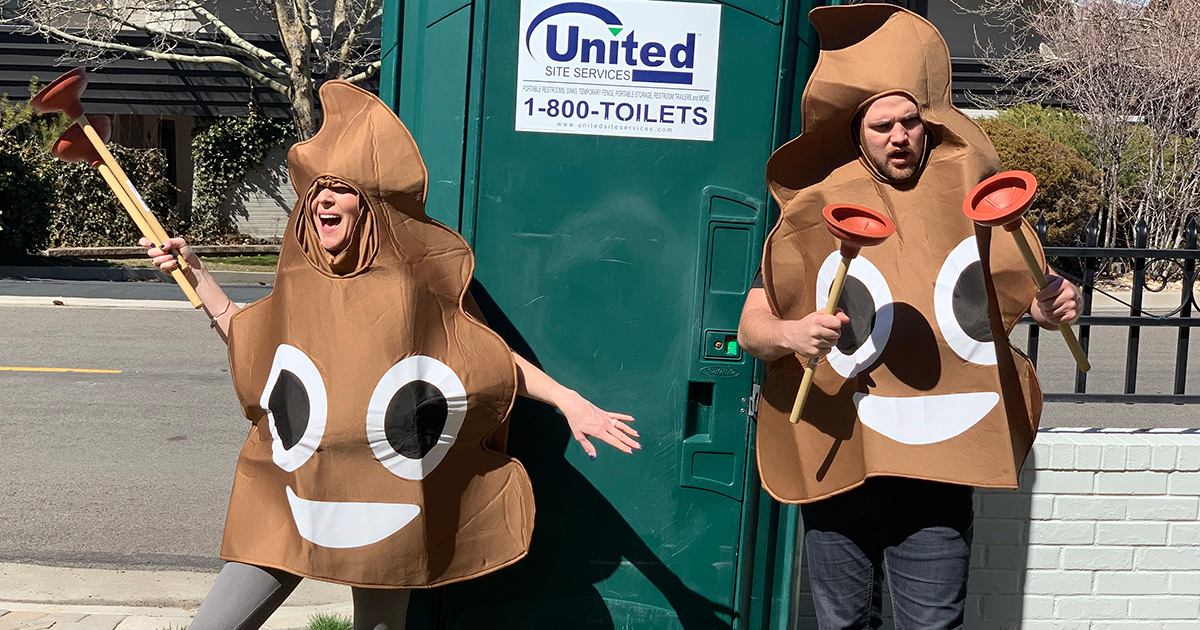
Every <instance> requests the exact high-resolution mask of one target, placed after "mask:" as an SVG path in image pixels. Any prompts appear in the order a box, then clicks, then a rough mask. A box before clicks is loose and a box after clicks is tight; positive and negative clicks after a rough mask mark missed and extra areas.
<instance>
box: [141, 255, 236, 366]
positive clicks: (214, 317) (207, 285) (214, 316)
mask: <svg viewBox="0 0 1200 630" xmlns="http://www.w3.org/2000/svg"><path fill="white" fill-rule="evenodd" d="M138 243H140V244H141V245H142V247H145V248H146V255H147V256H149V257H150V258H151V259H153V260H154V264H155V265H158V270H159V271H161V272H163V273H168V274H169V273H171V272H172V271H174V270H175V268H176V267H178V266H179V257H180V256H182V257H183V259H184V260H185V261H186V262H187V264H188V269H187V271H184V272H183V273H184V275H185V276H186V277H187V280H188V282H190V283H191V284H192V286H193V287H195V289H196V294H197V295H199V296H200V299H201V300H203V301H204V312H205V313H207V314H208V319H209V322H211V323H212V326H213V328H216V329H217V333H218V334H219V335H221V339H222V340H223V341H226V342H227V341H228V340H229V320H230V319H231V318H232V317H233V314H234V313H236V312H238V310H239V308H240V307H238V305H237V304H234V303H233V301H232V300H230V299H229V296H227V295H225V291H224V290H222V289H221V286H220V285H218V284H217V283H216V281H215V280H213V277H212V275H211V274H209V273H208V270H207V269H205V268H204V263H202V262H200V258H199V257H198V256H196V253H195V252H193V251H192V248H191V247H189V246H188V244H187V241H185V240H183V239H181V238H169V239H167V242H166V243H163V244H162V245H161V246H159V245H155V244H154V243H151V242H150V241H149V240H148V239H145V238H143V239H141V240H139V241H138Z"/></svg>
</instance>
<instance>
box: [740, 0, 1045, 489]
mask: <svg viewBox="0 0 1200 630" xmlns="http://www.w3.org/2000/svg"><path fill="white" fill-rule="evenodd" d="M810 19H811V21H812V23H813V25H814V26H815V27H816V29H817V32H818V33H819V34H820V38H821V51H820V56H819V58H818V60H817V65H816V68H815V69H814V71H813V74H812V76H811V78H810V79H809V82H808V86H807V87H806V89H805V91H804V96H803V98H802V102H801V108H802V113H803V131H802V133H801V135H800V136H799V137H797V138H796V139H794V140H792V141H791V142H789V143H787V144H785V145H784V146H782V147H780V148H779V150H777V151H776V152H775V154H774V155H772V156H771V159H770V161H769V162H768V163H767V181H768V185H769V188H770V190H771V194H772V195H773V196H774V197H775V200H776V202H777V203H778V204H779V207H780V209H781V213H780V219H779V222H778V224H777V225H776V226H775V228H774V230H772V232H771V235H770V236H769V237H768V239H767V244H766V247H765V248H764V252H763V279H764V286H765V289H766V292H767V297H768V300H769V301H770V303H771V306H772V308H773V309H774V310H775V312H776V313H777V314H779V315H780V316H781V317H783V318H785V319H800V318H802V317H804V316H806V315H808V314H809V313H812V312H813V311H815V310H817V309H819V308H823V307H824V306H825V302H826V299H827V296H828V293H829V287H830V284H831V281H832V279H833V276H834V272H835V271H836V268H837V264H838V261H840V254H839V253H838V246H839V244H838V241H837V240H836V239H835V238H834V237H833V236H832V235H831V234H830V233H829V231H828V229H827V228H826V226H825V222H824V218H823V216H822V214H821V209H822V208H823V207H824V206H825V205H826V204H831V203H849V204H857V205H862V206H866V207H868V208H872V209H874V210H877V211H879V212H882V213H883V214H885V215H887V216H888V217H889V218H890V219H891V220H892V221H893V222H894V223H895V224H896V233H895V234H894V235H893V236H892V237H890V238H889V239H888V240H887V241H886V242H884V243H883V244H882V245H879V246H875V247H869V248H865V249H863V250H862V252H861V253H860V255H859V257H858V258H856V259H854V261H853V262H852V263H851V264H850V274H849V275H850V277H849V278H848V279H847V282H846V288H845V290H844V291H845V292H844V293H843V295H842V298H841V300H840V301H839V306H841V307H842V308H843V309H844V310H845V311H846V313H847V314H848V315H849V316H850V318H851V323H850V324H848V325H846V326H844V327H843V329H842V338H841V340H840V341H839V343H838V347H837V348H835V349H834V350H833V351H832V352H831V353H830V355H829V357H828V358H827V359H822V360H821V362H820V364H819V366H818V368H817V372H816V375H815V378H814V386H813V390H812V392H811V393H810V395H809V398H808V402H807V405H806V406H805V408H804V413H803V416H802V419H801V422H800V423H798V424H796V425H793V424H791V423H790V422H788V419H787V418H788V415H789V413H790V411H791V407H792V403H793V401H794V400H795V396H796V390H797V388H798V386H799V382H800V377H801V375H802V371H803V365H802V363H801V362H800V361H799V360H798V359H797V357H795V356H789V357H785V358H783V359H781V360H779V361H776V362H774V363H772V364H771V365H770V366H769V369H768V376H767V382H766V384H765V385H764V390H763V404H762V405H760V415H759V427H758V459H759V470H760V472H761V475H762V478H763V484H764V486H765V487H766V488H767V489H768V491H769V492H770V493H771V494H772V495H773V496H774V497H776V498H777V499H779V500H781V501H786V502H791V503H802V502H808V501H814V500H817V499H821V498H824V497H827V496H830V495H833V494H837V493H840V492H843V491H845V490H848V489H850V488H853V487H855V486H857V485H859V484H861V483H862V482H863V481H864V480H865V479H866V478H868V477H872V476H877V475H889V476H900V477H911V478H918V479H929V480H935V481H944V482H950V483H959V484H965V485H973V486H985V487H1016V484H1017V471H1018V470H1019V469H1020V467H1021V464H1022V462H1023V461H1024V458H1025V456H1026V454H1027V453H1028V450H1029V447H1030V445H1031V444H1032V441H1033V437H1034V434H1035V432H1036V429H1037V421H1038V417H1039V415H1040V411H1041V392H1040V390H1039V389H1038V386H1037V380H1036V376H1035V374H1034V372H1033V368H1032V365H1031V364H1030V363H1029V361H1028V360H1027V359H1026V358H1025V357H1024V356H1023V355H1021V354H1020V353H1019V352H1018V351H1017V350H1016V349H1015V348H1013V347H1012V345H1011V344H1010V343H1009V341H1008V334H1009V332H1011V330H1012V329H1013V327H1014V326H1015V325H1016V323H1017V321H1018V320H1019V319H1020V317H1021V316H1022V315H1023V314H1024V313H1025V312H1026V311H1027V310H1028V308H1029V306H1030V304H1031V303H1032V302H1033V295H1034V293H1035V292H1036V291H1037V288H1036V285H1035V284H1034V282H1033V280H1032V278H1031V277H1030V276H1029V272H1028V270H1027V269H1026V268H1025V266H1024V263H1023V262H1022V260H1021V257H1020V253H1019V251H1018V250H1017V248H1016V246H1015V244H1014V243H1013V239H1012V238H1010V237H1009V236H1007V235H1005V234H1003V232H1002V231H996V232H995V233H993V231H992V230H991V229H990V228H978V227H976V226H975V225H974V224H973V223H972V222H971V221H970V220H969V219H967V218H966V217H965V216H964V215H963V213H962V203H963V200H964V199H965V198H966V196H967V194H968V192H970V190H971V188H972V187H974V186H975V185H976V184H978V183H979V182H980V181H982V180H983V179H985V178H986V177H988V176H990V175H992V174H994V173H995V172H997V171H998V170H999V167H1000V161H999V158H998V157H997V155H996V152H995V150H994V149H993V148H992V145H991V143H990V142H989V141H988V139H987V136H986V135H984V133H983V131H982V130H981V129H980V128H979V126H978V125H977V124H975V122H974V121H972V120H971V119H970V118H968V117H967V116H966V115H965V114H963V113H962V112H960V111H958V110H957V109H955V108H954V107H953V105H951V102H950V76H951V75H950V55H949V51H948V50H947V49H946V44H945V42H944V41H943V40H942V38H941V35H940V34H939V33H938V32H937V29H935V28H934V27H933V25H932V24H930V23H929V22H927V21H925V20H924V19H922V18H921V17H920V16H918V15H916V14H914V13H911V12H909V11H906V10H904V9H901V8H899V7H896V6H893V5H884V4H864V5H852V6H837V7H822V8H818V9H814V10H813V11H812V12H811V13H810ZM888 94H903V95H906V96H908V97H909V98H910V99H911V100H912V101H913V102H914V103H916V104H917V107H918V109H919V110H920V115H921V119H922V121H923V122H924V124H925V128H926V154H925V160H924V162H923V165H922V167H921V169H920V170H919V171H918V172H917V174H916V175H915V176H914V177H912V178H910V179H909V180H906V181H904V182H888V181H887V180H885V179H883V178H882V177H881V176H880V175H879V174H878V173H877V172H876V170H875V169H874V168H873V166H872V165H870V163H869V162H868V161H867V160H866V159H865V158H864V157H862V155H861V150H860V149H859V144H858V142H857V140H856V138H855V134H854V133H853V129H852V124H853V121H854V118H855V115H856V114H857V113H859V112H860V111H862V110H863V109H864V108H865V107H866V106H867V105H869V104H870V103H871V102H872V101H874V100H876V99H877V98H879V97H881V96H884V95H888ZM1030 235H1031V237H1030V239H1029V240H1030V241H1031V243H1036V242H1037V239H1036V238H1033V237H1032V233H1031V232H1030ZM1039 252H1040V250H1039ZM1039 255H1040V253H1039Z"/></svg>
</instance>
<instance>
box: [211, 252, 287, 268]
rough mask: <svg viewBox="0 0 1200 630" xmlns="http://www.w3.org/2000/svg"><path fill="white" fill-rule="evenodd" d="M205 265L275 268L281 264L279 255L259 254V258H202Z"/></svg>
mask: <svg viewBox="0 0 1200 630" xmlns="http://www.w3.org/2000/svg"><path fill="white" fill-rule="evenodd" d="M201 260H203V261H204V264H206V265H207V264H210V263H221V264H224V265H238V266H246V265H250V266H257V267H270V268H272V269H274V268H275V265H278V264H279V254H259V255H257V256H220V257H214V258H201Z"/></svg>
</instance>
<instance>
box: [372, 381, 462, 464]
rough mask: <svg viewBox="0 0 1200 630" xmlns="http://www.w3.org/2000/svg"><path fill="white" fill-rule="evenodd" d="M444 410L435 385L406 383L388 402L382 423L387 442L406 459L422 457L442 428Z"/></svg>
mask: <svg viewBox="0 0 1200 630" xmlns="http://www.w3.org/2000/svg"><path fill="white" fill-rule="evenodd" d="M448 410H449V407H448V405H447V404H446V397H445V396H443V395H442V392H441V390H439V389H438V388H437V387H436V386H434V385H433V384H431V383H427V382H425V381H413V382H411V383H408V384H407V385H405V386H404V387H401V388H400V389H399V390H398V391H397V392H396V394H395V395H394V396H392V400H391V402H389V403H388V406H387V413H386V414H385V415H384V421H383V429H384V433H386V434H387V439H388V443H389V444H391V445H392V448H393V449H395V451H396V452H397V453H399V454H401V455H403V456H405V457H407V458H409V459H421V458H423V457H425V456H426V455H427V454H429V451H430V450H432V449H433V447H434V446H436V445H437V442H438V438H440V437H441V436H442V430H443V429H445V428H446V413H447V411H448Z"/></svg>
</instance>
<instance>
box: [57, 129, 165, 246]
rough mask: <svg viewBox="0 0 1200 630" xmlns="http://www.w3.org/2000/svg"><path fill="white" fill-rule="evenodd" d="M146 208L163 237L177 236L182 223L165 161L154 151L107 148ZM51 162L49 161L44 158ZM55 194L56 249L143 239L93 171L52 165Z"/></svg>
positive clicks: (83, 166)
mask: <svg viewBox="0 0 1200 630" xmlns="http://www.w3.org/2000/svg"><path fill="white" fill-rule="evenodd" d="M109 150H111V151H112V153H113V157H115V158H116V159H117V161H118V162H119V163H120V164H121V168H122V169H123V170H124V171H125V174H126V175H128V176H129V179H130V181H131V182H133V186H134V188H136V189H137V191H138V193H139V194H141V196H142V199H143V200H145V202H146V205H147V206H148V207H149V208H150V211H151V212H153V213H154V216H155V217H157V218H158V220H159V222H160V223H162V225H163V229H165V230H166V231H167V234H169V235H173V234H178V233H179V232H180V220H179V216H178V213H177V212H176V210H175V205H174V202H173V200H172V195H171V192H172V191H171V185H170V183H168V181H167V175H166V170H167V158H166V156H164V155H163V153H162V151H159V150H157V149H128V148H125V147H122V146H119V145H112V144H110V145H109ZM47 157H49V156H47ZM53 178H54V184H55V188H56V193H55V195H54V199H53V208H52V210H51V213H50V230H49V232H50V234H49V241H50V243H51V244H53V245H54V246H57V247H108V246H131V245H137V242H138V239H139V238H141V236H142V234H141V232H140V231H139V230H138V228H137V225H135V224H134V222H133V220H132V219H130V218H129V214H128V213H127V212H126V210H125V208H124V207H123V206H122V205H121V204H120V203H119V202H118V201H117V197H116V195H114V194H113V191H112V189H110V188H109V187H108V184H106V183H105V182H104V178H102V177H100V174H99V173H98V172H97V171H96V169H94V168H92V167H91V166H88V165H86V164H84V163H82V162H76V163H73V164H65V163H62V162H57V161H55V162H54V165H53Z"/></svg>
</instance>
